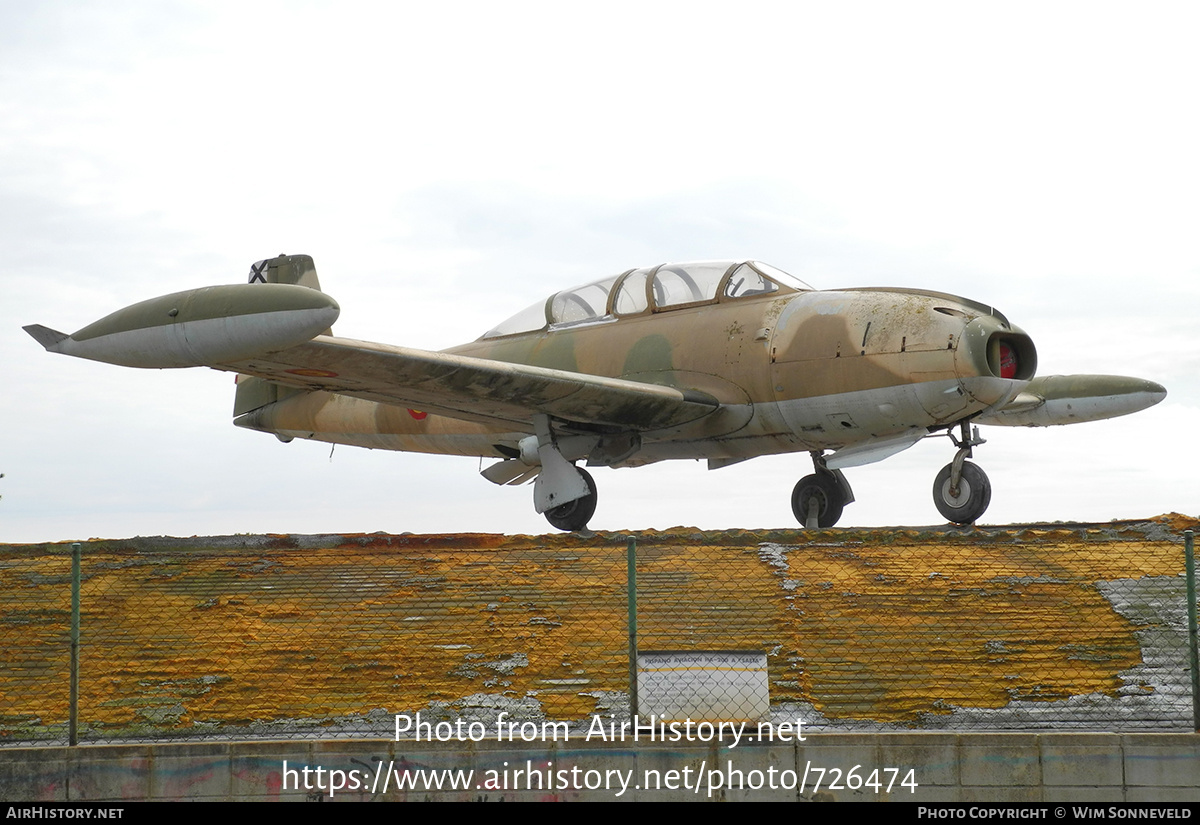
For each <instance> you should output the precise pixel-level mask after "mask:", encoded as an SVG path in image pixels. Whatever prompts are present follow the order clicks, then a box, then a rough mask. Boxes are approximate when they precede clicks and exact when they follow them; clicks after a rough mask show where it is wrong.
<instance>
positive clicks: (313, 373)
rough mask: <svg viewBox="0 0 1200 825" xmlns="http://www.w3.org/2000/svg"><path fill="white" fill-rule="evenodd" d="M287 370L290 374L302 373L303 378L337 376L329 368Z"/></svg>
mask: <svg viewBox="0 0 1200 825" xmlns="http://www.w3.org/2000/svg"><path fill="white" fill-rule="evenodd" d="M287 372H288V373H289V374H291V375H302V376H304V377H305V378H337V373H336V372H330V371H329V370H307V369H298V370H287Z"/></svg>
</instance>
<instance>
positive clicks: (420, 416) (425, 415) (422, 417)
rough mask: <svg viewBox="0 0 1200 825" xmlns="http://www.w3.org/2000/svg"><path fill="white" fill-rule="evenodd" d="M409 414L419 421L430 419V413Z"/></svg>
mask: <svg viewBox="0 0 1200 825" xmlns="http://www.w3.org/2000/svg"><path fill="white" fill-rule="evenodd" d="M408 414H409V415H411V416H412V417H413V418H415V419H417V420H418V421H424V420H425V419H426V418H428V417H429V413H427V412H421V411H420V410H409V411H408Z"/></svg>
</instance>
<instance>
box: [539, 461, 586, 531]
mask: <svg viewBox="0 0 1200 825" xmlns="http://www.w3.org/2000/svg"><path fill="white" fill-rule="evenodd" d="M575 472H577V473H579V475H581V476H583V480H584V482H585V483H586V484H587V487H588V494H587V495H586V496H584V497H583V498H577V499H575V500H574V501H568V502H567V503H566V504H560V505H558V506H557V507H554V508H552V509H550V510H547V511H546V512H545V513H543V515H544V516H545V517H546V521H548V522H550V525H551V526H552V527H556V528H558V529H559V530H567V531H568V532H574V531H576V530H583V529H584V528H586V527H587V523H588V521H589V520H590V519H591V517H592V515H593V514H595V512H596V482H595V481H593V480H592V474H591V473H589V472H588V471H587V470H584V469H583V468H581V467H576V468H575Z"/></svg>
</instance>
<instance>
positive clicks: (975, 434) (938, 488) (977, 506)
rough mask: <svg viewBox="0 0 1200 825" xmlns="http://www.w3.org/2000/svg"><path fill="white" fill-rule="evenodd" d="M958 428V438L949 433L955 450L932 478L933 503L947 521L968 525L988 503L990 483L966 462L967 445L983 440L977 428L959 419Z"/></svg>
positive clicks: (969, 447)
mask: <svg viewBox="0 0 1200 825" xmlns="http://www.w3.org/2000/svg"><path fill="white" fill-rule="evenodd" d="M959 427H960V428H961V430H960V431H961V433H962V439H961V440H960V439H957V438H955V437H954V433H949V436H950V440H951V441H953V442H954V446H955V447H958V452H957V453H956V454H955V456H954V460H953V461H951V462H950V463H949V464H947V465H946V466H945V467H943V468H942V469H941V472H939V473H938V474H937V478H935V479H934V480H933V503H934V505H936V506H937V508H938V512H939V513H941V514H942V515H943V516H945V517H946V520H947V521H951V522H954V523H955V524H972V523H974V522H975V521H976V520H977V519H978V518H979V517H980V516H982V515H983V513H984V511H985V510H987V508H988V505H989V504H991V502H992V483H991V482H990V481H988V477H987V473H985V472H984V471H983V470H981V469H980V468H979V467H978V466H977V465H975V464H972V463H971V462H969V461H967V459H968V458H970V457H971V448H972V447H976V446H978V445H980V444H983V443H984V439H982V438H980V437H979V428H978V427H971V426H970V425H969V424H968V423H967V422H966V421H962V422H960V423H959Z"/></svg>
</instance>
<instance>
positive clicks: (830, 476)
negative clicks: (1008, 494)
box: [792, 421, 992, 530]
mask: <svg viewBox="0 0 1200 825" xmlns="http://www.w3.org/2000/svg"><path fill="white" fill-rule="evenodd" d="M958 426H959V433H960V434H961V438H955V437H954V432H953V431H951V432H949V433H948V435H949V436H950V440H951V441H953V442H954V446H955V447H957V448H958V452H957V453H956V454H955V456H954V460H953V461H951V462H950V463H949V464H947V465H946V466H945V467H943V468H942V469H941V472H939V473H938V474H937V478H936V479H934V482H933V503H934V505H936V506H937V508H938V512H939V513H941V514H942V515H943V516H944V517H945V518H946V520H947V521H950V522H953V523H954V524H964V525H965V524H973V523H974V522H975V521H976V520H978V519H979V518H980V516H982V515H983V513H984V511H985V510H987V508H988V505H989V504H991V502H992V484H991V482H990V481H988V477H987V473H985V472H984V471H983V470H981V469H980V468H979V467H978V465H975V464H972V463H971V462H969V461H967V459H968V458H970V457H971V448H972V447H977V446H979V445H980V444H983V443H985V441H984V439H982V438H980V437H979V428H978V427H972V426H971V425H970V424H969V423H968V422H966V421H960V422H959V424H958ZM810 455H811V456H812V460H813V469H814V470H816V472H814V473H813V474H812V475H807V476H805V477H804V478H802V479H800V480H799V481H798V482H796V487H795V488H794V489H793V490H792V513H793V514H794V515H795V516H796V521H798V522H800V523H801V524H802V525H804V526H805V527H806V528H808V529H810V530H813V529H816V528H818V527H832V526H834V525H835V524H837V523H838V519H840V518H841V517H842V509H843V508H844V507H845V506H846V505H847V504H849V503H850V502H852V501H854V493H853V492H852V491H851V489H850V484H849V482H847V481H846V477H845V476H844V475H843V474H842V471H841V470H830V469H829V468H828V467H826V466H825V459H824V458H823V457H822V453H821V452H820V451H814V452H812V453H810Z"/></svg>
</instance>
